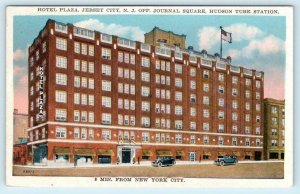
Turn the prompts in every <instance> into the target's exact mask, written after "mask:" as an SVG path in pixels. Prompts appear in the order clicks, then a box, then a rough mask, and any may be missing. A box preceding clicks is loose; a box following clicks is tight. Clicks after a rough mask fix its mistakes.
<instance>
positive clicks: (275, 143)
mask: <svg viewBox="0 0 300 194" xmlns="http://www.w3.org/2000/svg"><path fill="white" fill-rule="evenodd" d="M277 145H278V142H277V140H275V139H272V141H271V146H273V147H275V146H277Z"/></svg>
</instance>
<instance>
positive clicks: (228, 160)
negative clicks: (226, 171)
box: [215, 156, 238, 166]
mask: <svg viewBox="0 0 300 194" xmlns="http://www.w3.org/2000/svg"><path fill="white" fill-rule="evenodd" d="M237 163H238V160H237V158H236V156H223V157H218V159H217V160H215V164H216V165H218V166H224V165H227V164H237Z"/></svg>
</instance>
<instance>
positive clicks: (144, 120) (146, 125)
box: [141, 117, 150, 127]
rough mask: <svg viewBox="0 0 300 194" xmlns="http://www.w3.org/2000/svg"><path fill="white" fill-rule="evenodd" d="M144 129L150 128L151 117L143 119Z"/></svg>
mask: <svg viewBox="0 0 300 194" xmlns="http://www.w3.org/2000/svg"><path fill="white" fill-rule="evenodd" d="M141 120H142V127H150V118H149V117H142V118H141Z"/></svg>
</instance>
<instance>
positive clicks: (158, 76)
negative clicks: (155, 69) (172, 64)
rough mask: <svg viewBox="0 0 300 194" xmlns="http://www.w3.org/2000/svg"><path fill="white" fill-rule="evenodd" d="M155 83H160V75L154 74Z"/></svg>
mask: <svg viewBox="0 0 300 194" xmlns="http://www.w3.org/2000/svg"><path fill="white" fill-rule="evenodd" d="M155 83H157V84H160V75H159V74H155Z"/></svg>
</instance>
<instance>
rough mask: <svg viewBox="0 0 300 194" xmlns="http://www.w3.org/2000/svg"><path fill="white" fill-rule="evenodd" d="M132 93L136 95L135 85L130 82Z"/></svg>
mask: <svg viewBox="0 0 300 194" xmlns="http://www.w3.org/2000/svg"><path fill="white" fill-rule="evenodd" d="M130 94H132V95H135V85H132V84H130Z"/></svg>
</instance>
